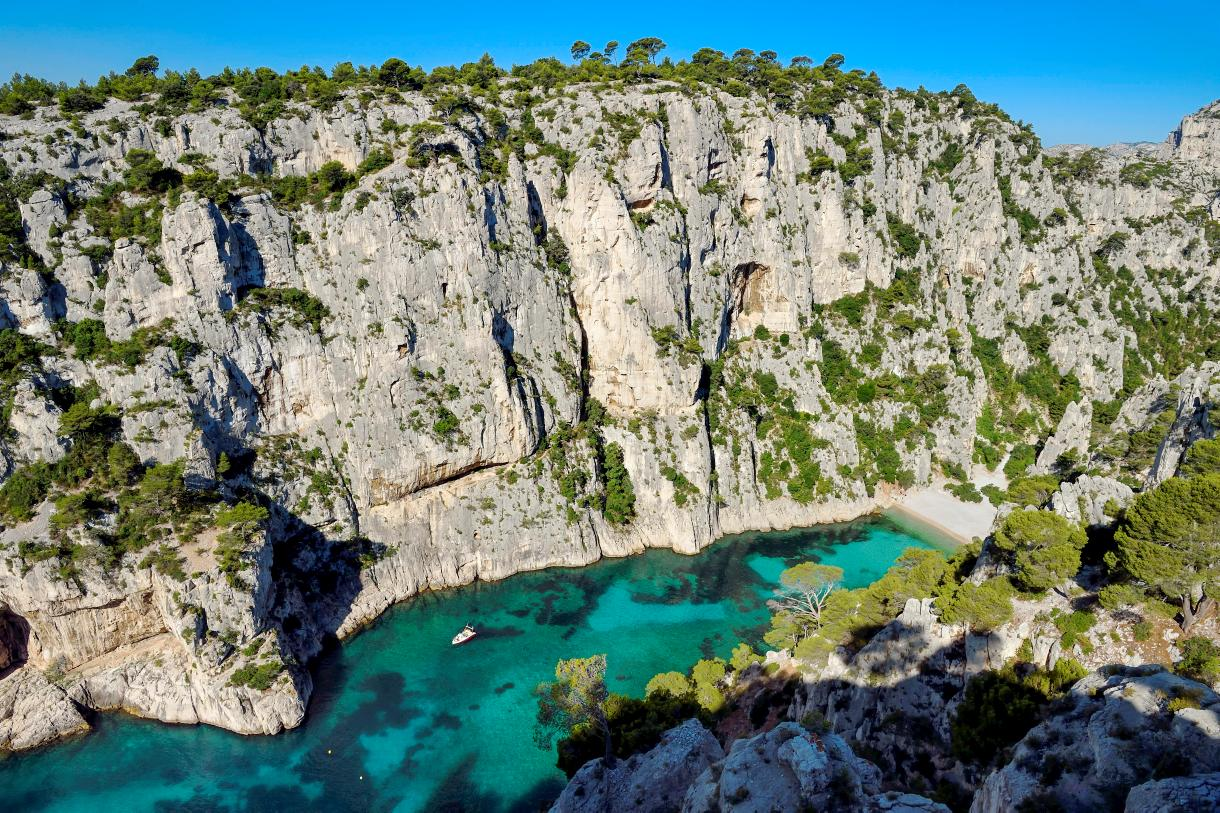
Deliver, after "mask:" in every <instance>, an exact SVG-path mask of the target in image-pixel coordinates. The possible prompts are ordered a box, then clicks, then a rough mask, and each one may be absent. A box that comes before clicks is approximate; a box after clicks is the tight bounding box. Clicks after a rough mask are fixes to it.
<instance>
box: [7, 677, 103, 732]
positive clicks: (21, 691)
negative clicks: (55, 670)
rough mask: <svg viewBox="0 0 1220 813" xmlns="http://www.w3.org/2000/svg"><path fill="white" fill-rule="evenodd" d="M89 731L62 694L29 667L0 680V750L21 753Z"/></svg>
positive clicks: (58, 688)
mask: <svg viewBox="0 0 1220 813" xmlns="http://www.w3.org/2000/svg"><path fill="white" fill-rule="evenodd" d="M88 730H89V724H88V723H87V722H85V719H84V718H83V717H82V716H81V713H80V711H79V710H78V709H77V708H76V706H75V705H74V704H73V703H72V701H71V700H70V699H69V698H68V696H67V695H66V694H65V693H64V690H63V689H61V688H60V687H59V686H56V685H55V684H54V683H51V682H50V681H48V680H47V679H46V678H45V677H44V676H43V674H42V673H41V672H39V671H38V670H37V669H34V668H32V667H28V666H26V667H21V668H19V669H15V670H13V671H11V672H9V673H8V674H7V675H5V676H4V677H3V679H0V750H4V749H7V750H11V751H21V750H24V749H27V748H37V747H38V746H40V745H46V744H47V743H49V742H54V741H56V740H60V739H63V738H64V737H70V736H72V735H74V734H80V733H83V732H85V731H88Z"/></svg>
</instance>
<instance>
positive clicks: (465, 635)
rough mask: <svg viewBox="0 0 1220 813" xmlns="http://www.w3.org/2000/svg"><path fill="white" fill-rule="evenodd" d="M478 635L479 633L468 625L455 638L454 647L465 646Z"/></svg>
mask: <svg viewBox="0 0 1220 813" xmlns="http://www.w3.org/2000/svg"><path fill="white" fill-rule="evenodd" d="M477 634H478V633H476V632H475V631H474V627H473V626H471V625H470V624H467V625H466V626H465V627H463V628H462V631H461V632H459V633H458V634H457V635H455V636H453V645H454V646H457V645H458V644H464V643H466V642H467V641H469V640H470V639H471V638H473V637H474V636H475V635H477Z"/></svg>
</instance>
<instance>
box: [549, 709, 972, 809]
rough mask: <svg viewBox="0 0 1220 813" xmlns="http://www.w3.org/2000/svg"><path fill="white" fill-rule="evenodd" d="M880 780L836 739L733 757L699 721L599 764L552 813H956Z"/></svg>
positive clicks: (771, 742) (773, 738) (789, 739)
mask: <svg viewBox="0 0 1220 813" xmlns="http://www.w3.org/2000/svg"><path fill="white" fill-rule="evenodd" d="M879 785H880V772H879V771H878V770H877V767H876V766H875V765H873V764H872V763H870V762H868V761H867V760H864V759H860V758H859V757H857V756H856V755H855V754H854V753H853V752H852V750H851V747H850V746H848V744H847V743H846V742H845V741H844V740H843V738H841V737H839V736H838V735H836V734H831V733H825V732H823V733H813V732H811V731H809V730H807V729H805V728H802V727H801V726H799V725H797V724H796V723H781V724H780V725H778V726H776V727H775V728H773V729H771V730H770V731H767V732H764V733H761V734H757V735H755V736H753V737H747V738H742V739H739V740H735V741H734V742H733V744H732V746H731V748H730V749H729V752H728V754H725V752H724V750H723V749H722V748H721V746H720V743H719V742H717V741H716V738H715V737H713V736H712V735H711V733H710V732H708V731H707V729H705V728H703V726H701V725H700V724H699V723H698V722H697V721H695V720H689V721H687V722H686V723H683V724H682V725H681V726H679V727H677V728H675V729H673V730H671V731H669V732H667V733H666V734H665V735H664V736H663V737H662V739H661V742H660V743H659V744H658V745H657V746H656V747H654V748H653V749H652V750H650V751H648V752H647V753H644V754H637V755H635V756H633V757H631V759H629V760H627V761H626V762H622V763H619V764H617V765H615V766H614V767H612V768H609V767H606V766H605V765H604V764H603V763H602V761H601V760H594V761H592V762H590V763H588V764H587V765H585V766H584V767H583V768H581V769H580V771H579V772H577V774H576V775H575V776H573V777H572V781H571V782H569V783H568V786H567V788H565V789H564V792H563V795H562V796H560V797H559V799H558V800H557V801H556V802H555V805H554V806H553V807H552V808H551V810H552V813H580V812H581V811H589V812H590V813H592V811H605V812H606V813H609V812H610V811H617V810H642V811H654V810H655V811H662V810H681V811H683V813H704V812H706V813H711V811H738V812H739V813H746V811H757V813H766V811H773V810H852V811H869V813H879V811H894V813H917V811H926V812H927V813H948V810H949V808H947V807H945V806H944V805H941V804H938V803H936V802H933V801H932V800H930V799H927V798H925V797H922V796H918V795H916V794H912V793H881V792H879V791H878V787H879Z"/></svg>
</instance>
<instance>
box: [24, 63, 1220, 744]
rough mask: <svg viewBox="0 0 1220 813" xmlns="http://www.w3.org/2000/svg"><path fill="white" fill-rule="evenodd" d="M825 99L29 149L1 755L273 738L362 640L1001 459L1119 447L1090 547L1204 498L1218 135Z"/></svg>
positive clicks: (172, 119) (1079, 502) (678, 91)
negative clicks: (118, 715) (541, 578)
mask: <svg viewBox="0 0 1220 813" xmlns="http://www.w3.org/2000/svg"><path fill="white" fill-rule="evenodd" d="M810 71H811V72H810V73H809V75H808V76H807V77H805V79H804V80H802V81H805V82H806V84H805V85H803V86H802V87H804V90H803V91H802V93H806V94H808V98H809V99H812V100H814V101H817V102H818V108H817V109H818V111H819V112H816V113H815V112H810V111H808V110H805V109H804V108H801V107H783V106H779V105H777V104H775V103H773V102H772V101H771V100H770V98H769V97H767V96H766V95H765V94H759V93H754V92H749V91H747V92H744V93H739V92H732V93H730V92H727V91H726V90H725V89H724V88H720V87H717V86H714V85H712V84H700V83H699V82H695V83H694V85H688V84H684V83H682V82H677V81H670V80H664V81H660V80H658V81H656V82H646V83H643V84H639V85H635V84H629V83H625V82H619V83H618V84H613V83H611V84H609V85H606V86H604V87H603V86H602V85H601V84H598V83H579V82H578V83H573V84H570V85H567V86H563V87H558V88H550V87H544V86H539V87H535V88H533V92H531V93H525V95H524V96H521V95H518V91H521V92H524V91H523V90H522V89H521V88H519V87H517V86H516V85H514V84H513V83H515V82H522V81H526V80H524V79H521V78H520V77H513V76H509V75H508V74H500V73H497V74H495V77H494V78H493V79H490V80H488V81H487V82H485V83H482V84H480V85H478V86H477V87H475V86H467V85H462V84H461V82H462V81H465V80H460V81H459V80H453V81H458V82H459V84H458V85H455V86H454V88H456V89H457V90H460V91H461V92H460V94H457V95H453V93H450V91H444V92H441V91H440V90H439V86H438V87H432V86H429V88H428V89H426V90H425V89H415V90H410V89H400V88H397V87H390V86H387V85H385V84H379V83H376V82H375V81H374V80H369V81H373V82H374V84H371V85H368V86H361V87H360V88H357V87H350V88H347V89H345V90H343V91H342V92H340V93H339V94H338V96H337V97H336V98H335V99H331V100H330V101H329V102H327V103H318V104H311V103H310V100H307V99H304V98H293V99H289V100H286V101H284V102H283V104H282V106H281V108H279V109H278V111H277V113H276V115H272V116H269V117H268V118H267V119H266V120H263V119H262V118H260V117H258V116H254V117H253V118H252V117H251V116H252V114H251V110H250V100H249V99H248V98H246V97H245V96H243V95H242V92H241V91H240V90H239V89H238V88H236V87H229V86H218V87H213V88H212V92H211V95H210V96H207V97H206V99H205V100H204V101H202V102H200V103H199V105H196V106H195V107H192V106H191V105H185V106H182V107H160V108H158V107H156V105H155V104H154V102H157V103H160V102H159V99H160V96H158V95H157V93H154V92H153V91H149V95H148V98H146V99H143V100H142V101H132V100H129V99H120V98H115V97H112V96H106V95H105V94H102V96H100V97H99V99H98V100H97V104H96V105H86V106H87V107H90V109H82V110H73V109H67V108H65V107H64V106H63V105H57V104H56V103H55V102H54V101H53V100H52V99H48V100H45V101H44V102H43V103H39V104H31V105H29V108H30V109H28V110H24V111H23V112H22V113H20V114H12V115H3V116H0V133H2V134H3V138H0V160H2V161H3V167H4V169H3V172H2V173H0V176H2V178H0V180H2V183H0V203H2V204H3V205H4V206H5V207H6V208H5V210H4V211H5V214H6V220H5V222H9V221H14V220H15V221H17V222H19V223H20V228H19V229H17V230H16V231H15V232H14V234H13V235H10V236H9V237H8V238H7V239H8V240H9V241H10V248H11V249H12V251H14V252H17V253H16V255H14V256H16V257H17V258H18V259H12V258H11V257H10V256H9V255H5V256H4V257H3V258H2V259H0V304H2V306H3V307H0V331H2V332H3V341H4V342H5V345H4V346H5V348H6V353H5V354H4V358H5V365H6V366H5V368H4V370H3V372H4V376H3V382H0V383H3V387H4V390H3V396H4V403H5V404H7V405H8V408H7V410H6V415H7V417H6V418H5V427H4V429H5V431H4V432H3V433H0V458H2V459H0V479H2V480H3V485H2V486H0V488H2V489H3V491H2V494H0V497H2V499H0V511H2V512H3V521H4V529H3V532H2V533H0V641H10V640H12V641H15V642H17V644H19V646H18V645H16V644H15V645H13V646H9V645H8V644H5V650H6V651H8V652H7V655H6V658H7V660H10V661H14V662H16V660H17V659H15V658H13V657H12V651H15V650H18V649H19V650H20V652H21V660H22V662H23V663H24V665H23V666H21V667H20V668H19V669H17V670H15V671H13V672H11V673H10V674H8V675H7V676H6V677H4V678H0V697H2V698H5V700H4V702H5V703H8V704H9V705H8V706H4V705H0V710H2V709H4V708H9V709H10V711H8V712H7V713H0V720H2V721H3V724H4V726H6V727H5V728H4V729H2V730H4V731H6V732H7V733H6V735H5V736H6V737H7V739H6V740H5V739H3V738H0V746H3V747H25V746H27V745H28V744H30V743H33V742H36V741H44V740H45V739H46V738H47V737H54V736H58V734H59V733H60V732H62V731H69V730H72V731H74V730H77V729H78V728H79V725H78V724H77V723H76V722H75V718H74V717H73V716H72V713H71V712H74V711H75V709H74V708H71V707H69V706H67V705H65V704H64V703H63V702H62V700H61V699H60V698H59V695H58V694H57V692H62V693H63V694H64V696H65V697H66V698H68V699H69V700H70V701H71V702H72V703H75V704H79V705H80V706H82V707H85V708H89V709H99V710H100V709H112V708H122V709H126V710H129V711H133V712H135V713H138V714H141V715H145V716H149V717H155V718H157V719H163V720H167V721H170V722H180V723H207V724H212V725H218V726H222V727H224V728H227V729H230V730H233V731H238V732H241V733H249V734H256V733H257V734H270V733H275V732H278V731H281V730H283V729H285V728H291V727H293V726H295V725H298V724H299V723H300V722H301V720H302V719H303V717H304V714H305V708H306V705H307V703H308V698H309V695H310V692H311V691H312V683H311V678H310V675H309V672H308V669H307V666H306V665H307V664H308V663H309V662H310V660H311V659H312V658H313V657H314V656H315V655H316V654H317V652H318V651H319V649H320V647H321V646H322V644H323V642H324V641H326V640H329V639H330V638H332V637H336V638H344V637H346V636H348V635H351V634H353V633H355V632H356V631H357V630H359V629H360V628H362V627H363V626H364V625H365V624H367V623H369V622H370V621H372V620H373V619H375V618H376V617H377V616H378V615H379V614H380V613H382V612H383V611H384V610H385V609H386V608H388V607H389V606H391V605H392V604H394V603H395V602H398V601H401V600H403V599H405V598H408V597H410V596H412V595H416V594H418V593H420V592H423V591H426V590H436V589H443V588H448V587H457V586H461V585H465V584H469V583H471V582H473V581H476V580H494V579H502V578H505V577H507V576H509V575H511V574H513V573H517V572H522V571H528V570H537V569H540V568H545V567H552V566H560V565H565V566H578V565H584V564H589V563H591V562H594V561H596V560H598V559H599V558H601V557H603V556H624V555H629V554H631V553H637V552H640V551H643V550H645V549H646V548H649V547H670V548H672V549H673V550H676V551H678V552H680V553H695V552H697V551H699V550H702V549H704V548H705V547H706V546H708V545H710V544H712V543H713V542H714V541H715V540H716V539H718V538H720V537H722V536H724V535H728V534H733V533H739V532H744V531H750V530H771V529H777V528H790V527H803V526H810V525H816V524H821V523H826V522H833V521H840V520H845V519H850V518H853V517H857V516H860V515H863V514H866V513H870V512H872V511H874V510H877V509H878V508H884V507H887V506H891V505H900V504H901V503H902V499H901V495H903V494H907V493H912V492H913V491H914V490H916V489H919V488H923V487H927V486H929V485H931V484H932V483H941V482H949V481H953V482H954V484H955V486H956V487H965V486H967V485H971V483H970V482H969V481H970V479H971V478H970V476H969V472H970V471H971V470H972V467H973V466H975V463H976V458H977V459H978V460H983V461H985V462H986V465H987V466H989V467H990V468H991V469H996V468H997V467H1000V466H1004V467H1007V466H1008V464H1010V463H1011V462H1012V461H1013V460H1014V459H1015V458H1016V456H1017V455H1018V454H1028V455H1029V460H1028V461H1024V458H1021V459H1020V461H1018V462H1023V463H1024V464H1023V465H1021V466H1018V467H1017V469H1018V470H1019V471H1018V473H1019V474H1020V475H1021V476H1022V477H1025V476H1026V475H1031V476H1033V475H1037V474H1044V473H1047V472H1050V471H1051V470H1052V469H1054V468H1055V467H1056V466H1058V465H1060V462H1061V461H1064V462H1066V463H1067V464H1071V463H1072V462H1073V461H1078V460H1080V459H1081V458H1082V457H1087V456H1088V453H1089V452H1090V451H1091V450H1094V449H1096V448H1098V447H1099V446H1100V445H1101V444H1112V445H1113V444H1116V445H1118V446H1120V447H1121V448H1119V450H1118V451H1117V452H1116V453H1114V454H1112V455H1110V456H1109V457H1108V458H1107V459H1106V461H1105V463H1104V465H1102V466H1100V467H1099V468H1098V470H1097V471H1096V472H1091V473H1089V474H1087V475H1085V476H1082V477H1080V478H1079V479H1074V480H1073V481H1072V482H1069V483H1065V484H1064V486H1063V488H1062V489H1061V488H1060V487H1059V484H1058V481H1057V480H1056V482H1055V484H1054V487H1052V488H1049V489H1048V493H1047V496H1048V498H1050V497H1051V496H1055V498H1056V499H1058V500H1060V502H1061V503H1062V506H1061V510H1062V512H1063V513H1065V514H1072V512H1075V514H1074V515H1075V516H1076V518H1077V519H1078V520H1080V521H1085V520H1088V519H1095V518H1096V516H1097V515H1099V514H1104V512H1105V510H1106V506H1107V505H1109V503H1110V502H1111V501H1112V500H1115V501H1120V502H1121V500H1122V499H1123V498H1125V497H1129V496H1130V494H1131V493H1132V487H1131V485H1128V483H1130V484H1134V485H1135V486H1137V487H1150V486H1153V485H1155V484H1156V483H1158V482H1161V481H1162V480H1164V479H1166V478H1168V477H1170V476H1171V475H1172V474H1173V472H1174V471H1175V470H1176V467H1177V466H1178V464H1179V462H1180V460H1181V457H1182V454H1183V452H1184V450H1185V449H1186V448H1187V446H1189V444H1190V443H1191V442H1193V441H1194V440H1196V439H1198V438H1200V437H1204V436H1208V435H1210V433H1211V432H1212V427H1211V424H1210V423H1209V420H1210V419H1209V418H1208V405H1209V404H1212V403H1215V401H1216V398H1217V395H1218V393H1220V383H1217V382H1220V376H1217V364H1216V362H1215V361H1214V360H1212V361H1209V360H1208V356H1207V354H1206V352H1205V348H1203V346H1202V343H1203V341H1204V339H1206V338H1207V337H1206V336H1203V337H1202V338H1200V336H1199V333H1200V331H1202V332H1203V333H1205V332H1206V331H1205V330H1203V329H1201V328H1199V326H1198V325H1197V324H1196V323H1195V322H1192V321H1190V320H1191V319H1195V320H1197V319H1203V320H1204V322H1205V323H1206V318H1205V316H1200V314H1204V315H1205V314H1206V313H1208V311H1207V307H1208V306H1209V304H1210V303H1214V302H1215V300H1216V299H1217V294H1216V288H1217V271H1216V269H1217V267H1218V266H1217V263H1216V259H1215V256H1214V253H1213V242H1214V229H1213V227H1212V226H1211V225H1209V224H1212V223H1215V222H1216V221H1215V218H1216V217H1217V216H1220V211H1218V210H1217V208H1216V207H1217V204H1216V200H1215V197H1214V194H1213V192H1214V184H1213V183H1212V181H1213V176H1214V173H1215V171H1216V170H1217V167H1220V126H1218V125H1217V124H1216V122H1217V119H1216V117H1215V112H1216V108H1215V106H1212V107H1210V108H1208V109H1205V110H1203V111H1200V112H1199V113H1197V114H1194V115H1192V116H1187V117H1186V118H1185V119H1184V120H1183V122H1182V125H1181V127H1180V128H1179V129H1178V130H1177V131H1176V132H1175V133H1174V134H1172V135H1171V136H1170V138H1168V139H1167V140H1166V142H1165V143H1163V144H1160V145H1143V146H1141V147H1139V148H1138V149H1136V150H1134V151H1133V150H1130V149H1125V148H1124V149H1122V150H1117V149H1116V150H1098V151H1096V153H1088V154H1087V155H1084V154H1077V153H1073V152H1071V151H1068V152H1067V153H1063V152H1062V151H1061V152H1048V151H1044V150H1042V149H1041V145H1040V144H1039V142H1038V141H1037V137H1036V136H1035V135H1034V134H1033V133H1032V131H1030V130H1029V129H1028V128H1026V127H1023V126H1021V125H1019V124H1018V123H1016V122H1014V121H1012V120H1011V119H1010V118H1009V117H1008V116H1007V115H1006V114H1004V113H1003V112H1002V111H999V110H998V109H997V108H994V107H993V106H990V105H986V104H984V103H981V102H979V101H978V100H977V99H975V98H974V97H973V95H972V94H969V92H968V91H966V92H965V93H962V92H960V91H955V92H954V93H951V94H929V93H927V92H926V91H921V92H907V91H901V90H890V89H886V88H884V87H882V86H881V85H880V82H879V81H877V80H876V78H875V77H869V76H867V75H866V74H863V73H862V72H860V73H856V72H848V73H844V72H842V71H840V70H839V68H838V66H837V65H830V64H828V65H827V66H824V67H821V68H815V69H810ZM252 81H253V80H252ZM437 81H438V82H441V81H442V80H441V79H438V80H437ZM444 81H449V80H444ZM454 88H451V89H450V90H454ZM205 90H206V88H205ZM733 90H735V91H736V90H738V89H737V88H736V86H734V87H733ZM454 92H456V91H454ZM827 93H830V94H831V95H830V96H826V98H823V96H824V95H825V94H827ZM366 94H367V95H366ZM451 96H452V98H451ZM454 98H468V99H469V100H470V103H469V104H465V103H454V104H453V105H452V106H450V104H449V103H450V102H451V101H452V100H453V99H454ZM826 99H830V100H831V101H826ZM476 100H477V101H476ZM824 101H825V102H826V104H825V105H824V108H825V109H823V105H822V102H824ZM165 103H166V104H169V102H168V101H166V102H165ZM150 105H152V106H151V107H150ZM1149 163H1151V164H1155V166H1156V167H1157V168H1158V172H1157V173H1156V174H1154V176H1153V178H1152V180H1148V181H1147V183H1145V182H1144V181H1145V179H1144V177H1143V176H1142V175H1139V174H1138V171H1139V170H1140V167H1141V166H1145V165H1148V164H1149ZM1133 167H1134V168H1135V170H1137V173H1136V175H1134V176H1133V174H1132V168H1133ZM1132 224H1135V225H1132ZM1216 250H1218V251H1220V249H1216ZM1092 292H1099V294H1098V295H1097V296H1093V295H1092ZM1101 293H1104V294H1105V296H1102V295H1100V294H1101ZM1166 314H1184V315H1183V316H1182V318H1181V319H1180V320H1173V319H1169V317H1168V316H1165V315H1166ZM1154 316H1158V317H1159V316H1163V317H1164V318H1165V320H1167V323H1171V324H1173V325H1175V326H1176V327H1177V328H1180V330H1181V331H1182V336H1178V337H1169V338H1166V337H1165V336H1162V335H1160V334H1150V333H1149V332H1148V331H1147V330H1146V329H1145V326H1146V325H1147V324H1148V323H1149V321H1150V320H1152V319H1153V317H1154ZM1187 333H1190V335H1191V337H1192V338H1191V341H1189V342H1188V341H1186V340H1185V338H1184V337H1185V336H1186V335H1187ZM1170 357H1172V360H1173V363H1172V364H1171V363H1170V361H1169V359H1170ZM1022 381H1024V382H1026V383H1025V384H1022V383H1021V382H1022ZM1014 382H1015V383H1014ZM1103 410H1104V411H1106V420H1105V421H1101V420H1100V413H1101V412H1102V411H1103ZM1095 418H1097V419H1096V420H1095ZM1095 434H1096V438H1095V437H1094V435H1095ZM1124 490H1125V491H1124ZM908 507H909V506H908ZM917 510H919V511H921V512H922V513H924V514H925V515H926V514H927V513H928V509H927V508H923V509H917ZM930 519H931V521H933V522H937V523H940V524H941V525H943V526H945V528H947V529H948V530H950V531H952V532H954V533H955V534H957V535H959V536H962V537H969V536H974V535H978V534H977V533H975V531H976V530H978V529H981V525H972V524H970V523H965V522H963V521H961V518H960V517H958V518H950V517H948V516H939V517H937V516H931V517H930ZM974 521H975V520H974V519H971V520H970V522H974ZM984 533H985V532H984ZM10 668H11V667H10ZM15 675H16V676H18V679H17V680H14V676H15ZM40 678H41V682H40ZM44 683H45V684H46V685H45V686H44V685H43V684H44ZM44 695H45V696H47V697H52V698H53V699H54V703H52V704H51V706H49V707H48V708H49V709H50V713H48V714H46V715H42V716H41V717H40V716H39V715H37V714H34V715H31V714H30V713H29V712H28V709H29V707H30V704H31V703H32V702H33V701H32V700H31V699H30V698H34V697H36V696H39V697H40V696H44ZM6 743H7V744H6Z"/></svg>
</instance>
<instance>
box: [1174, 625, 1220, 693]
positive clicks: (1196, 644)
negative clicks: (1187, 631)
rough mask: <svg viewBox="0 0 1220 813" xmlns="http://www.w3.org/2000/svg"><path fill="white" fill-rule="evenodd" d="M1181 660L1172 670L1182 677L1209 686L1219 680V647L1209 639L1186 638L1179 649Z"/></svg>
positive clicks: (1200, 637)
mask: <svg viewBox="0 0 1220 813" xmlns="http://www.w3.org/2000/svg"><path fill="white" fill-rule="evenodd" d="M1179 648H1180V649H1181V650H1182V659H1181V660H1180V661H1178V662H1177V663H1175V664H1174V665H1173V670H1174V671H1175V672H1177V673H1178V674H1179V675H1182V676H1183V677H1188V678H1190V679H1191V680H1197V681H1199V682H1200V683H1206V684H1207V685H1209V686H1211V685H1214V684H1215V683H1216V681H1218V680H1220V645H1217V644H1216V642H1215V641H1213V640H1211V639H1210V638H1203V637H1202V636H1195V637H1194V638H1187V639H1186V640H1185V641H1183V642H1182V643H1181V645H1180V647H1179Z"/></svg>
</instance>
